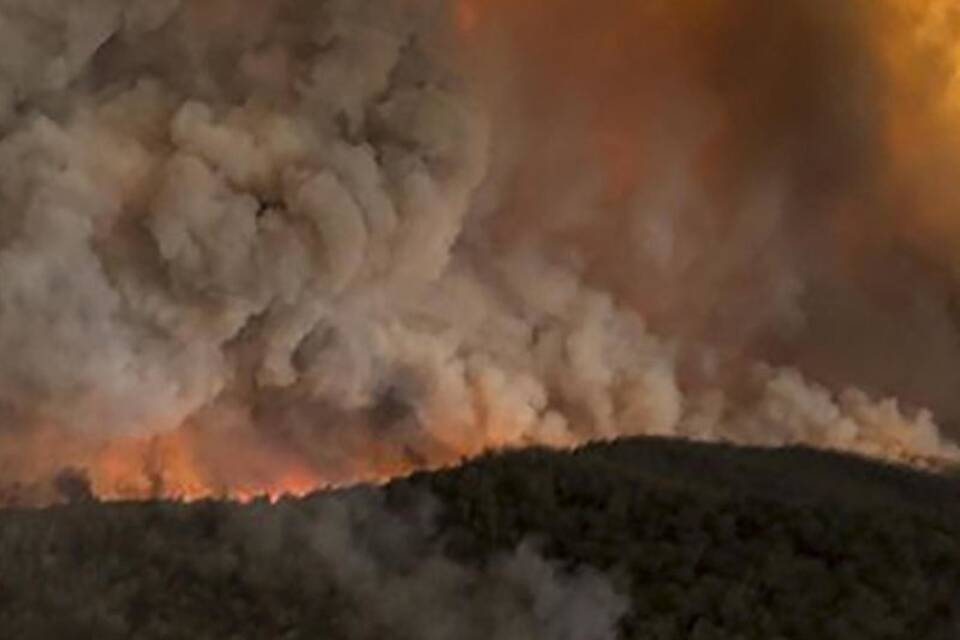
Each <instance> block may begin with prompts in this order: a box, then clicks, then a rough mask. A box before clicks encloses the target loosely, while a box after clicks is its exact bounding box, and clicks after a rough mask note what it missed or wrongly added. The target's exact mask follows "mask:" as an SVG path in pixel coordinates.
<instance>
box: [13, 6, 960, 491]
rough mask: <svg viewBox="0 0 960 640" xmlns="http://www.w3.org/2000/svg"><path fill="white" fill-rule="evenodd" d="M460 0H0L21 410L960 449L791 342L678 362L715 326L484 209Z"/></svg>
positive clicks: (432, 434)
mask: <svg viewBox="0 0 960 640" xmlns="http://www.w3.org/2000/svg"><path fill="white" fill-rule="evenodd" d="M447 9H449V7H445V5H443V4H442V3H432V2H405V1H401V0H392V1H390V0H379V1H378V0H351V1H346V0H325V1H323V2H304V1H302V0H301V1H297V0H265V1H263V2H258V3H256V4H255V5H253V4H251V3H249V2H245V1H243V0H206V1H201V0H184V1H182V2H177V1H173V0H171V1H164V2H158V1H156V0H140V1H137V0H127V1H124V0H112V1H111V0H85V1H84V2H76V1H71V2H67V1H66V0H46V1H44V2H37V1H36V0H31V1H30V2H27V1H26V0H22V1H20V0H3V1H2V2H0V35H2V36H3V37H0V43H2V44H0V53H2V55H0V59H2V60H3V62H2V63H0V96H2V100H0V103H2V104H0V107H2V108H0V126H2V127H3V130H4V132H5V134H4V136H3V138H2V141H0V283H2V286H0V353H3V359H2V360H0V402H2V403H3V405H4V409H5V415H7V416H9V417H8V419H7V420H8V422H7V424H6V425H4V428H5V429H7V430H8V431H10V432H14V433H17V434H24V435H23V437H28V436H29V433H30V432H31V430H32V429H33V427H34V426H35V425H43V426H44V427H49V426H50V425H53V426H54V428H55V429H59V430H62V431H63V432H65V433H67V434H71V435H72V436H77V435H78V434H79V435H82V436H83V437H90V438H94V439H103V438H106V439H110V438H114V437H117V436H125V435H142V434H151V433H162V432H164V431H167V430H170V429H175V428H177V427H178V426H180V425H181V424H183V423H184V422H185V421H191V420H192V421H193V422H196V421H197V419H198V416H200V417H201V418H210V416H220V417H219V418H215V419H214V418H210V422H211V425H212V426H209V428H210V429H211V433H212V434H214V436H215V437H213V436H210V437H208V440H210V439H211V438H213V439H214V440H215V441H219V442H222V446H221V447H220V449H221V451H220V453H219V454H218V458H217V460H214V459H210V460H207V461H205V462H206V463H207V464H210V465H211V466H214V467H216V466H218V465H219V466H229V465H230V464H231V463H229V462H224V461H223V459H224V458H229V457H230V456H228V455H225V454H224V453H223V452H224V451H227V450H228V449H229V448H230V446H231V444H232V443H235V442H236V440H235V438H236V437H239V436H238V434H241V433H242V432H248V431H251V430H252V431H256V432H258V433H261V434H266V435H264V437H265V438H267V439H271V440H279V441H283V440H284V439H289V440H290V446H291V447H293V448H300V449H302V450H303V451H304V452H305V453H304V455H305V456H306V457H307V458H308V460H309V462H310V464H311V465H313V466H314V467H315V468H316V470H317V473H318V474H319V475H321V476H327V475H329V476H330V477H342V476H343V475H344V474H343V471H342V470H343V469H344V468H347V469H349V470H350V471H349V473H347V475H348V476H350V479H359V478H361V477H363V476H364V474H365V473H367V472H369V470H368V469H365V467H364V464H363V455H364V451H366V450H367V449H366V448H367V447H368V445H369V443H370V442H376V443H378V446H386V447H388V448H390V449H392V450H395V451H397V452H402V453H403V455H408V456H409V458H410V460H411V461H412V462H411V464H427V465H429V464H437V463H442V462H446V461H448V460H453V459H456V458H457V457H458V456H460V455H468V454H473V453H478V452H480V451H483V450H484V449H486V448H490V447H504V446H515V445H523V444H527V443H546V444H555V445H574V444H577V443H580V442H584V441H586V440H589V439H594V438H613V437H617V436H623V435H636V434H660V435H679V436H684V437H694V438H705V439H725V440H731V441H734V442H742V443H762V444H769V445H778V444H785V443H806V444H812V445H816V446H826V447H834V448H839V449H844V450H851V451H859V452H864V453H868V454H871V455H879V456H883V457H890V458H895V459H914V458H921V457H943V456H954V455H956V450H955V448H954V447H953V446H952V445H950V444H948V443H945V442H944V441H943V440H942V439H941V438H940V437H939V436H938V432H937V428H936V426H935V425H934V424H933V422H932V419H931V418H930V416H929V415H928V414H926V413H923V412H920V413H917V414H916V415H906V414H904V413H903V412H901V411H900V410H899V409H898V407H897V405H896V403H895V402H893V401H884V402H880V403H877V402H874V401H872V400H870V399H869V398H867V397H866V396H864V395H863V394H861V393H858V392H856V391H851V392H847V393H844V394H841V395H840V396H836V395H834V394H832V393H830V392H829V391H827V390H826V389H822V388H820V387H818V386H817V385H815V384H813V383H810V382H808V381H806V380H804V379H803V378H802V377H801V375H800V374H799V373H796V372H793V371H784V370H775V369H770V368H767V367H764V366H763V365H762V364H760V365H757V367H756V370H755V372H754V373H753V374H751V375H749V376H747V378H748V380H747V382H746V383H745V385H744V387H743V388H739V387H740V385H739V383H738V385H731V384H728V381H727V379H726V376H725V375H724V372H723V371H722V370H711V369H710V366H707V365H704V366H703V367H702V368H703V369H704V371H706V373H705V374H704V375H702V376H700V378H702V379H703V380H706V382H702V383H698V384H697V385H692V386H691V385H688V384H687V383H685V382H683V381H681V376H680V375H679V374H678V370H679V367H680V365H681V353H683V354H688V352H697V351H698V350H699V347H698V346H697V345H678V344H675V343H674V342H672V341H671V340H670V339H669V338H665V337H660V336H657V335H653V334H652V333H651V332H650V331H649V330H648V328H647V327H646V326H645V323H644V320H643V318H641V317H640V316H638V315H637V314H636V313H635V312H633V311H631V310H630V309H627V308H625V307H624V306H623V305H622V304H619V303H618V301H617V300H616V299H615V298H614V297H613V295H612V294H611V293H608V292H605V291H603V290H599V289H596V288H592V287H591V286H589V285H587V284H585V282H584V281H583V279H582V278H581V276H580V271H579V269H578V268H577V266H576V261H575V260H573V261H571V262H570V263H569V264H566V263H564V264H560V263H557V262H556V261H555V260H553V259H551V258H546V257H544V255H543V254H541V253H540V252H539V251H537V250H536V249H535V248H529V249H524V250H522V251H521V250H512V251H511V252H510V253H509V255H498V252H497V249H496V247H493V246H491V245H490V244H489V243H486V242H484V240H483V238H484V229H483V225H482V219H480V224H476V225H475V224H468V222H469V221H470V215H471V212H472V202H473V196H474V193H475V192H476V190H477V188H478V187H479V186H480V185H481V183H482V181H483V179H484V176H485V175H486V174H487V172H488V171H489V170H490V162H491V161H490V158H491V157H492V156H491V154H490V149H491V145H492V144H496V131H493V132H491V131H490V127H489V123H488V121H487V119H486V118H485V116H484V113H483V109H482V108H481V107H480V106H479V103H478V101H477V100H475V99H474V97H473V96H472V94H471V91H470V87H469V83H467V82H465V81H464V79H463V78H462V77H460V76H459V75H458V74H457V73H456V68H455V67H456V65H455V60H456V57H455V52H454V51H453V50H452V49H450V48H449V42H448V39H447V38H446V37H445V35H448V34H444V31H443V28H444V25H446V24H447V20H446V17H447V15H446V13H447ZM448 64H449V65H450V68H448V67H447V66H446V65H448ZM669 215H670V211H669V210H667V211H666V213H662V215H661V217H663V216H667V219H663V220H660V223H658V225H655V227H656V228H651V231H650V233H651V234H654V235H656V234H661V235H663V234H666V235H667V236H669V230H670V220H669ZM658 229H659V231H658ZM641 239H642V238H641ZM644 246H646V247H647V249H644V248H643V247H644ZM663 248H664V242H660V241H657V240H656V238H652V239H650V242H647V243H644V242H640V243H639V244H638V248H637V251H638V252H639V251H649V252H650V253H651V256H650V260H651V261H653V262H654V263H655V262H657V260H661V261H662V260H663V259H664V258H663V256H660V257H659V258H658V256H659V255H660V253H662V251H663V250H664V249H663ZM658 252H659V253H658ZM787 306H789V305H787ZM706 353H709V352H706ZM684 357H687V355H684ZM696 358H699V359H700V360H703V362H707V361H708V360H709V358H708V356H707V355H703V354H700V355H698V356H696ZM696 358H695V359H696ZM701 364H702V363H701ZM708 364H709V363H708ZM225 415H226V416H229V420H227V423H226V424H224V423H223V422H224V419H223V416H225ZM212 423H216V424H215V425H213V424H212ZM358 434H360V435H361V436H362V437H360V436H358ZM218 439H219V440H218ZM213 448H217V447H215V446H214V447H213ZM64 462H70V461H69V460H66V461H64ZM233 464H236V463H233ZM334 469H336V471H334ZM328 471H329V474H328ZM211 473H213V474H216V473H217V471H216V469H214V470H212V471H211ZM350 474H353V475H350Z"/></svg>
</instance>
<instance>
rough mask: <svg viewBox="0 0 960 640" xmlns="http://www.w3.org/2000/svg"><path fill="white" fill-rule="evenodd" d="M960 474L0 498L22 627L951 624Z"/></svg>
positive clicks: (1, 586)
mask: <svg viewBox="0 0 960 640" xmlns="http://www.w3.org/2000/svg"><path fill="white" fill-rule="evenodd" d="M958 498H960V483H958V482H957V481H956V480H953V479H950V478H943V477H936V476H932V475H926V474H920V473H916V472H913V471H910V470H907V469H903V468H896V467H889V466H884V465H878V464H876V463H872V462H868V461H865V460H860V459H854V458H847V457H843V456H839V455H834V454H828V453H822V452H814V451H809V450H799V449H798V450H776V451H768V450H747V449H737V448H733V447H728V446H719V445H695V444H689V443H682V442H675V441H666V440H650V439H643V440H630V441H622V442H617V443H611V444H598V445H592V446H589V447H586V448H584V449H582V450H579V451H576V452H572V453H558V452H550V451H544V450H529V451H520V452H512V453H506V454H501V455H494V456H488V457H486V458H484V459H481V460H478V461H474V462H471V463H469V464H467V465H465V466H463V467H460V468H457V469H453V470H449V471H443V472H438V473H422V474H417V475H415V476H413V477H411V478H408V479H405V480H400V481H396V482H394V483H392V484H390V485H389V486H387V487H385V488H383V489H370V488H359V489H354V490H349V491H341V492H335V493H328V494H315V495H313V496H310V497H308V498H305V499H302V500H293V499H290V500H283V501H281V502H279V503H277V504H270V503H268V502H266V501H261V502H255V503H253V504H249V505H238V504H233V503H225V502H206V503H198V504H190V505H185V504H174V503H146V504H97V503H86V504H74V505H68V506H63V507H57V508H52V509H48V510H43V511H25V510H10V511H6V512H0V629H3V630H5V631H3V634H8V635H3V637H11V638H50V637H63V638H85V637H89V638H96V639H98V640H101V639H107V640H108V639H109V638H129V637H136V638H183V637H191V638H321V637H322V638H386V637H390V638H417V639H419V638H438V639H439V638H474V637H475V638H530V637H537V638H568V639H570V640H584V639H592V638H601V637H614V636H619V637H626V638H644V639H647V638H651V639H658V638H664V639H667V638H671V639H672V638H676V639H684V640H686V639H693V640H706V639H710V638H762V639H764V640H771V639H776V638H791V639H792V638H817V639H822V638H838V639H839V638H842V639H844V640H849V639H857V638H891V639H894V638H924V639H928V638H929V639H938V638H942V639H944V640H947V639H955V638H957V637H960V507H958V504H957V502H958Z"/></svg>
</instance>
